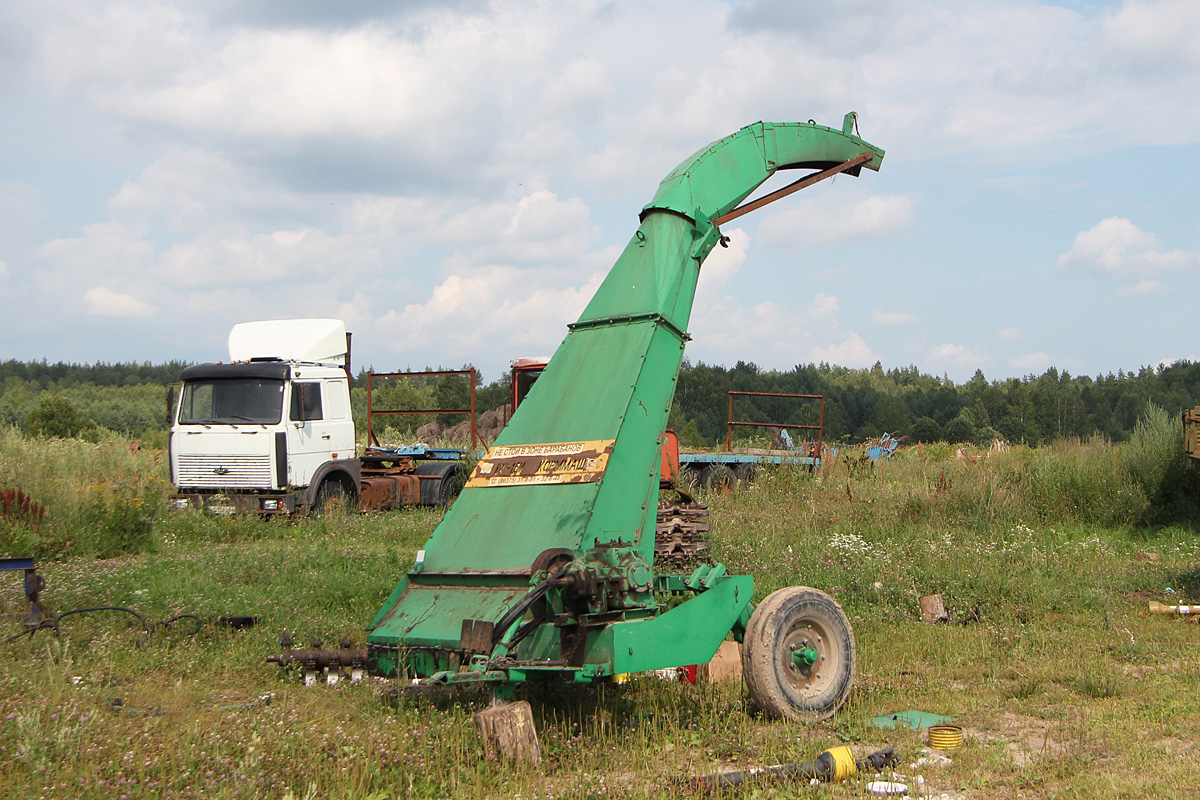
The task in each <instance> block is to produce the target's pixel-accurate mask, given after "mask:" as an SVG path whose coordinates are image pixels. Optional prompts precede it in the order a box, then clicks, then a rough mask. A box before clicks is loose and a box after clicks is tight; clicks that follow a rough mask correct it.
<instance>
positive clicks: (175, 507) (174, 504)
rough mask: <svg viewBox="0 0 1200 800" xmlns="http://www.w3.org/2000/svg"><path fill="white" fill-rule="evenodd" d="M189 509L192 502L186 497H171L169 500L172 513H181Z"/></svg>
mask: <svg viewBox="0 0 1200 800" xmlns="http://www.w3.org/2000/svg"><path fill="white" fill-rule="evenodd" d="M191 507H192V501H191V500H189V499H188V498H186V497H172V498H171V510H172V511H183V510H184V509H188V508H191Z"/></svg>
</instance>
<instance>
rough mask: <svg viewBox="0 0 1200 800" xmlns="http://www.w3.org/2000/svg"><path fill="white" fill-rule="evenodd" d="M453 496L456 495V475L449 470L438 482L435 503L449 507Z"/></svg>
mask: <svg viewBox="0 0 1200 800" xmlns="http://www.w3.org/2000/svg"><path fill="white" fill-rule="evenodd" d="M455 497H458V475H456V474H455V473H453V472H451V473H450V474H449V475H447V476H446V477H444V478H442V480H441V481H440V482H439V483H438V494H437V504H438V505H439V506H440V507H442V508H449V507H450V504H451V503H453V502H454V498H455Z"/></svg>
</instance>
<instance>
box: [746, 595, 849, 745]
mask: <svg viewBox="0 0 1200 800" xmlns="http://www.w3.org/2000/svg"><path fill="white" fill-rule="evenodd" d="M854 661H855V649H854V631H853V629H852V628H851V627H850V620H849V619H847V618H846V613H845V612H844V611H842V607H841V606H840V605H838V603H837V601H836V600H834V599H833V598H832V597H830V596H829V595H827V594H825V592H822V591H820V590H818V589H811V588H809V587H807V586H789V587H787V588H786V589H780V590H779V591H777V592H772V593H771V594H770V595H768V596H767V598H766V599H765V600H763V601H762V603H760V604H759V605H758V606H757V607H756V608H755V609H754V613H753V614H752V615H751V616H750V623H749V624H748V625H747V626H746V636H745V641H744V643H743V647H742V672H743V674H744V675H745V678H746V686H747V688H748V689H749V690H750V699H751V700H753V701H754V704H755V705H756V706H758V707H759V708H760V709H762V711H763V712H765V713H766V714H767V715H769V716H772V717H780V718H783V719H790V720H794V721H797V722H817V721H820V720H823V719H828V718H829V717H832V716H833V715H834V714H835V713H836V712H837V710H838V709H839V708H841V707H842V704H843V703H844V702H846V698H847V697H848V696H849V694H850V686H851V685H852V684H853V682H854Z"/></svg>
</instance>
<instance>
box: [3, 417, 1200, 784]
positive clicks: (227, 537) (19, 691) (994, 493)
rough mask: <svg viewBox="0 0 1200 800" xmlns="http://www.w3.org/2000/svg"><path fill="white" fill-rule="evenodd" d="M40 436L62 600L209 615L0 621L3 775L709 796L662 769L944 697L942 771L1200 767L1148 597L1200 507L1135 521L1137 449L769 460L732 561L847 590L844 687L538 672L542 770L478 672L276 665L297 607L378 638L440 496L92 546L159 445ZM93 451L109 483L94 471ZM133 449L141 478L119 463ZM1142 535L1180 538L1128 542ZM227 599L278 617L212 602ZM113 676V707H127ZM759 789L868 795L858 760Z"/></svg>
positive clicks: (721, 539) (987, 776) (1191, 574)
mask: <svg viewBox="0 0 1200 800" xmlns="http://www.w3.org/2000/svg"><path fill="white" fill-rule="evenodd" d="M22 441H23V440H22ZM22 441H13V440H4V439H0V445H3V446H5V447H6V448H8V449H7V450H6V451H5V452H6V454H8V455H10V456H11V455H13V454H14V453H15V454H16V456H17V457H18V458H19V459H23V461H21V464H22V465H23V466H21V468H19V469H14V468H12V467H11V466H9V467H5V469H6V470H7V471H6V472H5V476H6V480H8V481H9V482H8V483H7V484H6V485H14V483H13V482H12V481H14V480H15V479H17V478H20V479H22V480H24V479H28V480H29V482H27V483H23V484H22V485H23V486H24V487H26V491H29V492H30V493H31V494H33V493H34V492H35V491H36V492H38V498H39V501H43V500H46V501H48V511H47V514H53V520H52V526H51V527H49V528H47V529H43V530H41V531H36V530H35V531H33V532H32V533H31V534H29V535H30V536H34V537H39V536H40V537H42V538H41V539H37V541H43V542H44V541H47V540H52V541H60V540H61V538H62V537H63V536H64V535H67V533H71V534H72V535H73V536H74V537H75V540H76V541H77V542H81V543H87V544H86V546H82V545H79V546H77V549H76V550H68V551H66V553H67V554H65V555H62V554H60V555H58V557H56V558H49V557H44V558H43V560H42V561H41V562H40V567H39V571H40V572H41V573H42V574H43V575H44V576H45V577H46V579H47V583H48V588H47V590H46V592H45V595H44V599H45V601H46V603H47V604H48V605H49V606H50V607H51V608H52V609H53V610H55V611H63V610H66V609H70V608H77V607H82V606H93V605H118V606H127V607H130V608H133V609H134V610H136V611H138V612H139V613H140V614H142V615H143V616H144V617H145V618H146V619H147V620H149V621H150V622H151V623H153V622H157V621H159V620H165V619H168V618H170V617H173V616H175V615H177V614H180V613H193V614H197V615H199V616H200V617H202V618H203V619H204V620H205V622H206V624H205V625H204V627H203V628H202V629H201V631H200V632H199V634H198V635H196V636H194V637H192V636H188V635H186V632H187V629H188V625H187V623H186V621H183V622H180V623H178V624H177V625H176V626H175V627H174V628H173V629H170V630H168V629H163V628H156V629H155V631H154V633H153V634H152V635H151V636H149V637H147V636H146V635H145V634H143V633H141V632H140V631H141V629H140V627H138V626H135V627H130V626H129V625H128V623H129V621H131V620H132V617H130V616H129V615H126V614H119V613H113V612H103V613H96V614H86V615H77V616H73V617H70V618H68V619H67V620H65V621H64V623H63V630H62V635H61V636H60V637H58V638H55V637H54V636H53V635H51V634H50V633H48V632H40V633H38V634H37V635H36V636H35V637H33V638H32V639H30V638H28V637H21V638H18V639H15V640H12V641H7V642H4V643H3V644H0V786H3V787H5V789H6V790H7V791H6V796H7V797H12V798H40V797H64V798H65V797H81V798H114V800H120V798H122V796H124V797H125V798H126V800H129V799H130V798H142V797H146V798H149V797H195V798H285V797H291V798H296V799H297V800H299V798H306V797H308V798H376V800H382V798H398V797H403V798H407V797H447V796H451V795H453V796H456V797H460V796H461V797H466V798H492V797H496V798H500V797H516V796H520V797H523V798H533V797H546V798H549V797H554V798H588V797H596V798H600V797H637V798H643V797H645V798H650V797H691V796H695V795H694V794H690V793H689V792H688V791H685V790H684V789H683V788H681V787H678V786H676V785H675V784H673V783H672V782H671V778H672V777H674V776H680V775H698V774H704V773H709V772H712V771H714V770H716V769H721V768H742V767H757V766H766V765H770V764H776V763H786V762H793V761H798V760H808V759H811V758H813V757H815V756H816V755H817V754H818V753H820V752H821V751H822V750H824V749H826V748H828V747H831V746H835V745H839V744H848V745H849V746H851V747H852V748H853V749H854V751H855V753H856V754H858V755H865V754H866V753H869V752H871V751H872V750H875V749H878V748H880V747H883V746H894V747H896V748H897V750H898V751H899V753H900V755H901V758H902V763H903V767H902V771H904V772H909V771H910V770H909V767H908V765H909V764H910V763H912V762H913V761H915V760H916V758H917V757H918V755H919V749H920V748H921V747H922V746H923V744H924V743H923V740H922V737H921V735H920V734H918V733H915V732H911V731H906V730H879V729H876V728H873V727H872V726H871V725H870V720H871V719H872V718H874V717H875V716H878V715H881V714H885V713H891V712H896V711H903V710H908V709H919V710H923V711H929V712H932V713H938V714H945V715H950V716H953V717H954V718H955V721H956V723H957V724H960V725H962V726H963V727H964V729H965V731H966V736H965V744H964V746H963V747H962V748H961V749H960V750H957V751H955V752H954V753H952V754H951V758H952V760H953V763H952V764H951V765H949V766H947V767H944V768H937V767H932V766H927V767H923V768H922V774H923V775H924V777H925V779H926V781H927V783H928V785H929V787H930V788H931V789H932V791H933V792H934V796H940V795H941V794H942V793H945V794H947V795H948V796H949V797H955V798H958V797H967V798H992V797H1016V796H1018V795H1020V796H1022V797H1024V798H1051V797H1055V798H1090V797H1099V798H1119V797H1169V796H1186V792H1187V791H1189V790H1190V787H1191V785H1192V782H1193V781H1194V770H1195V768H1194V747H1195V745H1194V743H1193V739H1194V735H1195V731H1196V730H1197V728H1198V727H1200V691H1198V689H1200V677H1198V676H1200V669H1197V667H1198V665H1200V637H1198V636H1197V628H1196V627H1195V623H1194V622H1191V621H1188V620H1184V619H1180V618H1171V617H1163V616H1149V615H1148V614H1147V613H1146V601H1147V600H1151V599H1154V600H1160V601H1171V602H1179V601H1181V600H1182V601H1185V602H1186V601H1188V600H1193V601H1194V600H1200V570H1198V569H1197V563H1198V561H1200V538H1198V537H1197V531H1196V530H1195V528H1194V527H1192V526H1191V525H1188V524H1178V523H1177V524H1175V525H1173V526H1160V527H1147V526H1145V525H1144V524H1142V523H1141V520H1142V519H1143V518H1144V511H1145V509H1144V507H1143V506H1142V505H1140V504H1142V503H1144V501H1145V498H1146V497H1147V496H1148V495H1147V494H1146V492H1145V491H1142V492H1141V493H1140V494H1139V493H1138V492H1132V494H1130V497H1132V498H1133V499H1132V500H1128V501H1121V500H1119V499H1117V498H1118V497H1119V495H1118V494H1117V493H1119V492H1120V491H1122V490H1130V486H1131V484H1130V482H1129V478H1128V473H1127V472H1125V468H1124V467H1123V466H1122V465H1123V463H1125V462H1124V461H1123V460H1122V459H1123V458H1124V456H1123V455H1122V453H1123V452H1124V451H1122V449H1121V448H1113V447H1111V446H1109V445H1106V444H1103V443H1079V442H1075V443H1066V444H1062V445H1058V446H1056V447H1054V448H1043V449H1040V450H1027V449H1024V448H1017V449H1014V450H1010V451H1008V452H1000V453H993V454H991V455H989V456H986V457H985V456H984V454H983V453H976V455H977V456H979V458H978V459H977V460H975V461H971V460H969V459H957V458H955V453H954V449H952V448H945V447H926V448H924V449H923V451H918V450H917V449H915V448H911V449H909V450H907V451H902V453H901V454H900V455H899V457H898V458H896V459H894V460H893V461H891V462H889V463H884V464H878V465H873V466H870V467H863V466H860V465H856V466H854V468H853V469H851V468H850V466H849V460H848V459H847V460H845V461H843V462H842V463H841V464H837V465H827V467H826V469H825V471H823V472H818V473H816V474H809V473H805V472H794V473H793V472H788V471H781V472H776V473H768V474H763V475H761V476H760V479H759V480H758V481H757V482H756V483H755V484H754V485H751V486H745V487H739V488H738V489H737V490H735V491H734V492H733V493H731V494H729V495H716V496H712V497H707V498H705V500H706V501H707V502H708V503H709V504H710V506H711V508H712V510H713V513H712V524H713V534H712V535H713V539H714V549H715V551H716V556H717V557H718V558H719V559H720V560H722V561H723V562H724V563H726V564H727V565H729V566H730V568H731V570H732V571H741V572H748V573H750V574H753V575H755V578H756V584H757V586H758V590H759V596H762V595H763V594H765V593H766V592H768V591H770V590H772V589H775V588H779V587H782V586H786V585H794V584H802V585H810V586H815V587H818V588H821V589H825V590H827V591H830V592H831V593H832V594H834V595H835V597H837V599H838V600H839V601H840V602H841V603H842V604H843V606H844V608H845V609H846V612H847V614H848V615H849V616H850V618H851V620H852V622H853V624H854V628H855V635H856V638H857V646H858V659H859V675H858V682H857V684H856V687H855V689H854V691H853V693H852V695H851V698H850V701H849V702H848V704H847V705H846V707H845V708H844V709H843V710H842V711H841V712H840V713H839V714H838V715H837V716H836V717H835V718H834V719H832V720H830V721H829V722H828V723H825V724H820V725H813V726H799V725H794V724H788V723H782V722H777V721H772V720H768V719H765V718H763V717H762V716H760V715H759V714H758V713H757V712H756V711H755V710H754V709H753V708H752V707H751V706H750V704H749V702H748V698H747V697H746V695H745V690H744V689H743V688H742V687H741V686H707V685H698V686H686V685H681V684H677V683H672V682H664V681H662V680H659V679H657V678H652V677H641V678H638V679H636V680H634V681H633V682H632V683H630V684H628V685H623V686H617V685H609V686H596V687H538V688H536V690H535V689H530V690H527V691H525V692H524V694H523V696H524V697H526V698H527V699H529V700H530V701H531V703H532V705H533V708H534V712H535V716H536V718H537V720H538V725H539V731H540V736H541V742H542V746H543V750H544V753H545V761H544V763H543V764H542V765H541V766H540V767H538V768H531V767H523V766H517V765H510V764H496V763H490V762H487V761H486V760H485V759H484V758H483V756H482V748H481V747H480V745H479V743H478V741H477V739H476V736H475V731H474V725H473V721H472V714H473V713H474V711H476V710H478V708H479V703H480V699H479V697H478V696H474V695H470V694H464V695H453V696H449V697H434V698H417V697H408V696H404V695H402V697H401V699H400V700H399V701H398V702H396V703H390V702H387V700H386V697H387V691H386V690H387V688H388V684H387V683H386V682H377V681H374V680H371V681H367V682H364V683H362V684H358V685H353V686H351V685H347V684H345V683H342V684H339V685H338V686H336V687H328V686H319V687H312V688H306V687H304V686H303V685H302V684H301V682H300V679H299V675H298V672H297V671H296V670H295V669H282V668H279V667H277V666H275V665H270V664H267V663H265V657H266V655H268V654H270V653H272V652H276V651H277V650H278V649H279V646H278V640H277V637H278V635H279V633H280V632H281V631H289V632H291V633H293V634H294V635H295V637H296V641H297V642H298V644H300V645H304V644H306V643H307V639H308V637H310V636H319V637H321V638H323V639H324V641H325V643H326V644H327V645H333V644H334V643H336V641H337V639H338V638H339V637H341V636H343V635H347V636H352V637H355V639H356V641H357V642H358V643H359V644H361V643H362V641H363V635H362V630H361V629H362V626H363V625H364V624H365V623H366V622H368V621H369V619H370V617H371V615H372V614H373V613H374V612H375V611H376V610H377V609H378V607H379V606H380V604H381V603H382V601H383V599H384V598H385V596H386V595H387V593H388V592H389V591H390V590H391V589H392V588H393V587H394V585H395V583H396V581H397V580H398V579H399V577H400V576H401V575H402V574H403V573H404V572H405V571H406V569H407V568H408V567H409V565H410V564H411V562H412V560H413V557H414V554H415V551H416V550H417V549H418V548H419V547H420V546H422V544H423V543H424V541H425V540H426V538H427V537H428V535H429V533H430V532H431V531H432V529H433V527H434V526H435V525H436V523H437V520H438V518H439V514H438V512H436V511H432V510H415V511H410V512H405V513H395V514H385V515H367V516H351V517H346V518H341V519H337V518H326V519H322V520H299V521H279V520H277V521H273V522H263V521H261V520H229V519H215V518H211V517H205V516H202V515H198V514H184V515H177V516H174V515H173V516H171V517H167V516H165V515H163V514H162V513H156V514H154V515H152V516H151V517H150V519H151V524H150V526H149V529H148V533H147V536H148V537H149V538H148V540H147V541H144V542H142V543H141V544H140V545H139V546H137V547H133V548H129V549H127V550H126V551H124V552H121V551H119V550H118V551H117V552H116V554H114V555H112V557H109V558H100V559H98V558H96V555H97V553H98V552H99V548H98V547H96V546H94V545H93V544H90V542H94V541H104V540H107V539H108V538H111V535H112V534H111V532H105V530H104V529H103V527H102V525H101V524H100V523H99V522H95V521H93V522H88V521H87V520H86V518H85V517H84V516H83V515H82V509H86V508H88V507H89V503H90V502H91V500H89V497H90V496H91V495H90V493H95V492H102V493H107V494H106V495H105V496H106V497H116V498H119V499H120V500H121V504H122V505H123V506H131V505H133V499H134V498H137V497H143V498H145V497H149V498H150V501H153V498H154V497H155V496H156V495H155V494H154V492H156V491H159V490H158V489H152V488H151V487H154V486H156V484H154V482H153V481H154V480H156V479H158V477H159V472H158V471H157V470H158V469H159V467H160V462H159V461H158V460H156V459H158V458H161V456H158V455H156V453H154V452H140V453H139V452H131V451H129V449H128V448H125V450H124V451H122V452H121V455H120V456H119V459H117V460H111V459H116V458H117V457H116V456H114V455H113V453H114V452H115V451H116V448H109V449H107V450H106V449H104V448H102V447H98V446H90V445H89V446H88V447H94V449H91V450H89V449H87V448H86V447H84V445H82V444H79V443H74V444H72V443H61V444H55V443H43V445H45V448H44V449H42V450H39V446H38V445H37V444H36V443H28V442H26V443H25V444H22ZM22 447H25V448H26V449H25V450H22V449H21V448H22ZM55 448H63V449H62V450H59V449H55ZM68 448H76V449H75V450H73V451H72V459H71V463H76V466H74V467H72V468H71V470H66V469H65V468H64V469H58V470H56V469H53V468H51V467H50V466H47V467H45V468H44V469H42V470H41V471H39V467H38V465H40V464H41V463H43V461H44V462H45V463H46V464H47V465H50V464H60V465H61V464H63V463H67V462H66V461H64V460H63V458H62V456H63V454H64V452H65V450H66V449H68ZM80 448H82V449H80ZM1139 458H1141V456H1139ZM76 459H83V463H81V464H80V463H77V462H76ZM136 465H141V466H140V467H138V469H134V466H136ZM100 468H103V469H104V470H105V473H104V474H106V475H107V476H108V477H107V478H106V479H105V480H104V481H103V482H102V481H100V480H99V479H97V478H94V477H91V476H90V475H89V474H87V473H88V470H90V469H100ZM116 472H120V475H121V478H122V480H123V481H124V482H125V483H124V484H121V485H123V486H125V487H127V489H126V490H124V491H122V490H113V489H112V488H111V487H112V486H114V485H116V484H115V483H114V480H113V477H114V476H115V473H116ZM131 476H136V477H131ZM101 485H103V486H104V487H105V488H103V489H93V488H92V487H93V486H101ZM1114 487H1115V488H1114ZM1130 491H1132V490H1130ZM143 492H144V493H143ZM1105 498H1108V500H1107V501H1106V500H1105ZM142 502H143V503H145V502H147V500H143V501H142ZM1125 502H1127V503H1128V504H1127V505H1122V503H1125ZM50 505H53V506H54V510H53V511H50V510H49V508H50ZM43 524H46V523H43ZM14 529H16V526H14V525H12V524H10V527H9V530H10V532H11V530H14ZM48 531H50V532H53V535H52V536H51V535H49V533H48ZM6 548H7V549H8V550H9V553H8V554H13V555H17V554H21V553H15V552H12V550H11V545H7V546H6ZM1144 551H1150V552H1154V553H1156V554H1158V555H1159V556H1160V560H1159V561H1135V558H1134V557H1135V555H1136V554H1137V553H1139V552H1144ZM72 552H73V553H74V555H71V553H72ZM43 555H45V554H43ZM50 555H54V554H53V553H51V554H50ZM1168 587H1169V588H1171V589H1173V590H1174V592H1175V593H1174V594H1167V593H1166V589H1167V588H1168ZM931 593H940V594H942V595H943V597H944V599H945V602H946V604H947V606H949V607H951V608H952V609H953V614H954V616H956V617H959V616H962V615H964V614H965V613H967V612H970V611H973V610H974V609H975V608H978V609H979V613H980V621H978V622H973V623H970V624H964V625H953V624H951V625H925V624H922V623H921V622H920V616H919V612H918V608H917V598H918V597H920V596H921V595H925V594H931ZM21 599H22V598H21V586H20V581H19V576H18V574H17V573H0V603H3V605H4V606H5V609H6V610H7V611H9V612H16V611H18V610H19V609H20V605H21ZM222 615H254V616H256V617H258V624H257V625H256V626H255V627H254V628H252V629H250V630H247V631H241V632H235V631H231V630H229V629H227V628H223V627H222V626H219V625H216V624H212V622H211V621H212V620H213V619H214V618H215V617H218V616H222ZM6 630H7V631H11V632H13V633H15V632H16V631H18V630H19V628H18V627H17V626H16V625H15V624H12V623H9V624H8V628H7V629H6ZM8 635H10V634H8V633H5V636H8ZM266 695H270V696H271V699H270V702H269V703H262V702H259V701H258V698H260V697H263V696H266ZM117 697H119V698H121V701H122V703H123V705H122V706H120V709H122V710H114V708H113V707H112V706H111V705H110V699H111V698H117ZM868 777H873V776H868ZM742 794H743V795H744V796H746V797H755V798H773V797H778V798H783V797H788V798H793V797H797V796H801V797H813V798H842V797H860V796H863V781H862V780H858V779H856V780H854V781H851V782H849V783H847V784H845V785H838V786H819V787H808V786H807V785H801V786H796V785H787V784H768V783H762V784H760V785H756V786H754V787H751V788H750V789H749V790H748V791H746V792H743V793H742Z"/></svg>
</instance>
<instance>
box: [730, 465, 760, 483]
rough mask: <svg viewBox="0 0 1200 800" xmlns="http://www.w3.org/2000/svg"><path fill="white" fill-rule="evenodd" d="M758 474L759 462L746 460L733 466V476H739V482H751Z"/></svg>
mask: <svg viewBox="0 0 1200 800" xmlns="http://www.w3.org/2000/svg"><path fill="white" fill-rule="evenodd" d="M757 474H758V464H754V463H751V462H746V463H743V464H738V465H737V466H736V467H734V468H733V476H734V477H735V478H737V481H738V483H749V482H750V481H752V480H754V476H755V475H757Z"/></svg>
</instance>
